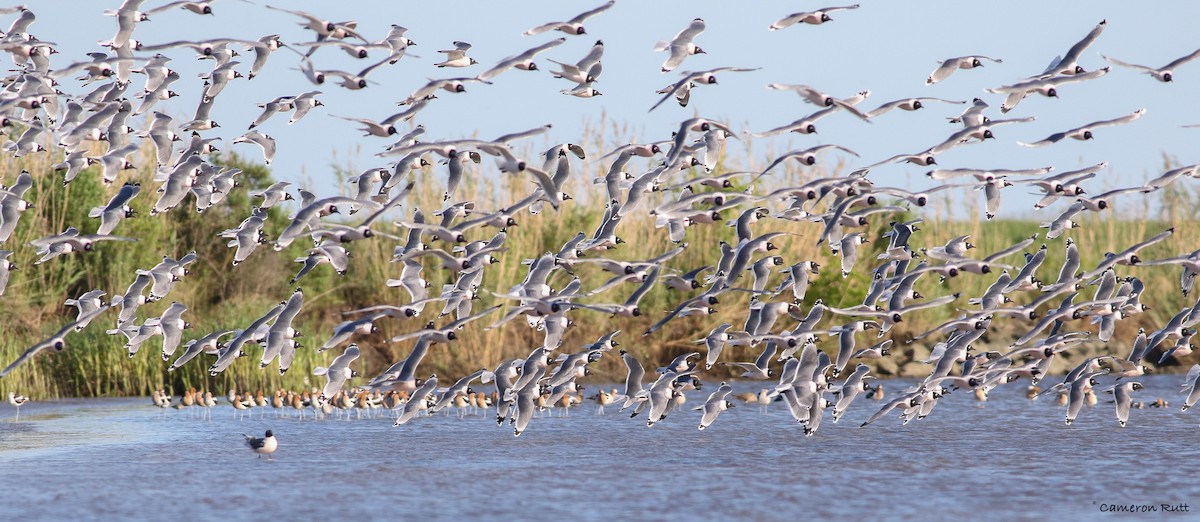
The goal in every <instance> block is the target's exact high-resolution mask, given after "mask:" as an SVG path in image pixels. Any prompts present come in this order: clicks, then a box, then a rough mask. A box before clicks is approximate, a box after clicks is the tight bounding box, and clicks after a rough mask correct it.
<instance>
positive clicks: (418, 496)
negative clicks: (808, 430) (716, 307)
mask: <svg viewBox="0 0 1200 522" xmlns="http://www.w3.org/2000/svg"><path fill="white" fill-rule="evenodd" d="M1181 381H1182V376H1153V377H1149V376H1148V377H1143V378H1141V382H1142V383H1143V384H1145V385H1146V387H1147V389H1146V390H1143V391H1140V392H1137V393H1135V400H1142V401H1145V402H1146V403H1147V405H1149V403H1150V402H1152V401H1153V400H1155V399H1157V398H1159V397H1163V398H1165V399H1167V400H1168V401H1170V402H1171V407H1169V408H1165V409H1164V408H1150V407H1147V408H1145V409H1141V410H1138V409H1135V410H1133V412H1132V414H1131V417H1130V425H1129V427H1127V428H1125V429H1121V428H1119V427H1118V426H1117V423H1116V419H1115V416H1114V414H1113V407H1112V405H1111V404H1106V403H1105V402H1104V400H1105V399H1104V396H1103V394H1101V395H1102V397H1101V402H1100V404H1098V405H1096V406H1094V407H1085V409H1084V411H1083V412H1082V413H1081V414H1080V416H1079V419H1077V420H1076V422H1075V424H1074V425H1072V426H1065V425H1064V424H1063V414H1064V408H1063V407H1061V406H1058V405H1057V404H1056V402H1055V401H1054V400H1053V397H1051V396H1046V397H1042V398H1041V399H1039V400H1037V401H1029V400H1028V399H1026V398H1025V397H1024V387H1023V386H1017V385H1009V386H1003V387H1001V388H999V389H997V390H994V391H993V393H992V395H991V397H990V399H989V400H988V401H987V402H986V403H978V402H977V401H976V400H975V399H974V397H973V396H972V395H971V394H970V393H968V392H964V391H960V392H956V393H953V394H951V395H949V396H947V397H945V398H943V399H942V400H941V401H939V404H938V406H937V408H936V409H935V410H934V412H933V414H932V415H930V416H929V417H928V418H926V419H924V420H918V421H913V422H911V423H909V424H908V425H904V426H902V425H900V423H899V422H898V421H897V420H896V417H895V416H894V415H889V416H887V417H884V418H882V419H880V420H879V421H876V423H874V424H872V425H870V426H868V427H867V428H859V424H861V423H862V422H863V421H864V420H865V419H866V418H867V417H869V416H870V415H871V414H873V413H874V412H875V411H876V410H877V409H878V408H879V407H881V406H882V404H883V403H882V402H877V401H871V400H864V399H863V397H861V396H860V397H859V399H858V400H857V401H856V403H855V404H854V405H853V406H852V407H851V408H850V411H849V412H847V414H846V416H845V417H844V418H843V419H842V421H841V422H840V423H838V424H833V423H832V419H831V417H830V416H829V414H828V412H827V414H826V416H825V419H824V422H823V423H822V425H821V427H820V430H819V432H818V433H817V434H816V435H815V436H813V437H804V436H803V434H802V430H801V427H800V426H799V425H797V424H796V423H795V422H794V421H792V420H791V417H790V415H789V414H788V412H787V409H786V407H784V406H783V405H782V404H778V403H776V404H772V405H771V406H770V407H769V408H767V410H766V412H765V413H763V412H761V411H760V409H759V408H758V407H757V406H754V405H741V404H740V403H739V405H738V407H737V408H735V409H732V410H729V411H727V412H725V413H723V414H722V415H721V417H720V418H719V419H718V420H717V422H716V423H715V424H713V425H712V426H711V427H709V428H708V429H707V430H705V431H703V432H702V431H699V430H697V429H696V424H697V422H698V420H699V412H694V411H691V410H690V408H691V407H694V406H697V405H699V404H701V403H702V401H703V398H704V397H706V396H707V393H708V392H710V391H712V388H709V387H706V389H705V390H703V391H700V392H691V393H690V394H689V397H688V399H689V402H688V409H687V410H686V411H676V412H674V413H672V414H671V415H670V416H669V417H668V418H667V419H666V420H664V421H663V422H662V423H659V424H657V425H655V426H654V427H653V428H647V427H646V425H645V421H644V419H643V418H642V416H639V418H636V419H630V418H629V417H628V415H624V414H617V413H616V409H615V408H612V407H610V408H609V414H608V415H597V414H596V412H595V407H594V405H585V406H582V407H579V408H573V409H572V411H571V412H570V415H569V416H566V417H562V416H559V415H560V414H559V412H557V411H556V412H553V413H550V412H547V414H545V415H543V417H541V418H535V419H534V420H533V422H531V423H530V427H529V429H528V431H526V432H525V433H524V434H522V435H521V437H520V438H514V437H513V436H512V430H511V429H510V428H509V427H507V426H505V427H504V428H500V427H497V426H496V423H495V421H494V413H492V412H488V413H486V414H484V415H475V416H467V417H465V418H461V419H460V418H459V417H458V416H457V415H454V414H451V415H437V416H433V417H428V418H418V419H415V420H413V421H412V422H411V423H409V424H407V425H405V426H401V427H393V426H392V420H391V419H390V418H388V417H387V416H386V415H380V416H378V417H375V418H362V419H358V418H354V417H353V414H351V417H350V418H349V419H346V418H344V417H343V418H341V419H337V418H334V417H332V416H331V417H327V418H324V419H320V420H314V419H313V417H312V416H311V414H310V415H309V416H308V417H307V418H306V419H305V420H300V419H299V418H297V417H295V416H294V414H292V413H291V412H289V413H288V414H287V416H284V417H279V418H277V417H276V416H275V412H273V411H271V410H270V408H267V409H266V411H263V412H259V411H255V412H254V413H253V415H252V416H251V417H246V418H243V419H239V418H238V417H237V416H236V415H235V411H234V410H233V409H232V408H230V407H228V406H227V405H223V406H218V407H217V408H215V409H214V411H213V412H212V418H211V420H207V419H202V418H201V417H200V416H198V415H197V414H196V413H195V412H188V411H176V410H165V411H164V410H160V409H158V408H155V407H153V406H151V405H150V400H149V399H144V398H143V399H99V400H67V401H59V402H33V403H29V404H27V405H25V406H23V407H22V408H21V412H20V419H19V421H16V422H14V418H13V415H14V414H15V410H14V409H13V408H12V407H11V406H7V405H5V407H4V408H3V409H0V415H4V416H5V418H3V419H0V476H2V477H3V484H4V486H3V489H4V490H5V493H4V495H3V496H0V513H3V515H2V516H3V519H5V520H35V519H37V520H40V519H46V518H53V519H64V518H83V519H95V518H112V517H119V518H122V519H139V520H141V519H152V520H167V519H183V520H194V519H202V520H212V519H217V518H227V517H233V518H235V519H251V518H253V519H261V518H263V515H265V514H268V513H269V514H270V516H271V517H280V516H282V517H286V518H285V519H299V520H312V519H319V518H326V517H337V518H338V519H382V518H385V517H388V518H394V517H403V516H406V515H408V516H411V515H420V516H421V517H423V518H429V519H433V520H461V519H464V518H466V519H497V518H509V519H513V518H515V519H518V520H524V519H539V520H540V519H559V518H568V519H585V520H591V519H613V518H620V519H628V518H634V517H636V518H638V519H650V520H664V519H678V518H680V517H686V518H688V519H699V520H712V519H717V520H727V519H732V518H737V519H754V520H783V519H795V518H797V517H814V516H815V517H818V518H819V519H828V518H834V517H839V518H841V517H850V518H851V519H855V520H861V519H878V518H883V519H899V518H912V517H920V518H930V517H932V518H936V519H952V518H959V519H978V518H984V519H989V518H992V519H994V518H1001V517H1002V516H1003V517H1004V518H1006V519H1011V518H1013V517H1014V516H1015V518H1018V519H1033V518H1038V519H1044V518H1045V517H1046V516H1048V515H1049V516H1055V517H1068V518H1069V519H1083V518H1092V517H1095V516H1099V515H1104V514H1105V513H1102V511H1101V508H1102V507H1104V508H1107V507H1108V505H1111V504H1123V505H1129V504H1134V505H1139V506H1140V505H1150V506H1154V507H1155V508H1156V509H1158V510H1160V512H1159V513H1157V515H1159V516H1162V515H1164V513H1162V512H1161V510H1162V504H1173V505H1178V504H1181V503H1188V502H1190V501H1192V500H1196V501H1197V502H1196V504H1197V506H1196V507H1195V508H1191V509H1194V510H1200V484H1196V482H1195V481H1194V480H1191V479H1190V476H1191V472H1190V471H1188V470H1189V469H1191V468H1194V463H1195V462H1197V458H1198V457H1200V448H1198V446H1197V444H1196V443H1195V442H1196V432H1197V422H1200V417H1197V416H1196V415H1197V413H1196V412H1190V411H1189V412H1180V410H1179V408H1178V406H1179V404H1180V401H1181V400H1182V396H1180V395H1179V394H1178V393H1177V391H1178V386H1179V383H1180V382H1181ZM884 382H885V384H884V386H885V388H886V389H889V390H892V391H894V390H899V389H900V388H901V387H902V386H903V383H902V382H900V381H884ZM760 387H761V384H759V383H738V384H737V386H736V387H735V391H754V390H757V389H758V388H760ZM889 394H890V392H889ZM222 402H224V401H222ZM589 404H590V403H589ZM260 415H261V416H260ZM266 429H271V430H273V431H274V432H275V433H276V436H277V438H278V439H279V444H280V445H279V450H278V451H277V452H276V453H275V455H274V457H275V458H274V460H273V461H268V460H265V459H263V460H258V459H256V458H255V456H254V454H253V453H251V452H250V451H249V450H248V449H247V448H246V447H245V446H244V445H243V441H242V436H241V434H242V433H252V434H255V435H261V434H262V432H263V431H265V430H266ZM1189 507H1190V506H1189ZM1177 514H1179V515H1182V516H1189V513H1177ZM1108 515H1110V516H1109V517H1106V518H1111V517H1113V516H1117V517H1122V516H1123V517H1127V518H1144V517H1145V516H1146V515H1130V514H1116V515H1113V514H1108Z"/></svg>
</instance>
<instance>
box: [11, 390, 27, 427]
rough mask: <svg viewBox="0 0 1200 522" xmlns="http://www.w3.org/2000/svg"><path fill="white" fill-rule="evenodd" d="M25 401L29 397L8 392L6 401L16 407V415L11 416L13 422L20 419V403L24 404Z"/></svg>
mask: <svg viewBox="0 0 1200 522" xmlns="http://www.w3.org/2000/svg"><path fill="white" fill-rule="evenodd" d="M26 402H29V397H26V396H24V395H17V394H16V393H13V392H8V403H9V404H11V405H13V406H16V407H17V416H16V417H14V418H13V422H16V421H18V420H20V418H21V405H22V404H25V403H26Z"/></svg>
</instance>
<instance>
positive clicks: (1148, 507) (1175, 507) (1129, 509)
mask: <svg viewBox="0 0 1200 522" xmlns="http://www.w3.org/2000/svg"><path fill="white" fill-rule="evenodd" d="M1097 505H1099V506H1100V511H1102V512H1104V513H1188V512H1189V511H1190V510H1189V509H1188V505H1187V504H1110V503H1098V504H1097Z"/></svg>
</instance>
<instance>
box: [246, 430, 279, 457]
mask: <svg viewBox="0 0 1200 522" xmlns="http://www.w3.org/2000/svg"><path fill="white" fill-rule="evenodd" d="M243 436H245V437H246V445H247V446H250V449H251V450H253V451H254V452H255V453H257V454H258V458H260V459H261V458H262V456H263V455H266V456H267V460H272V459H271V454H272V453H275V448H277V447H279V443H278V442H276V440H275V434H274V433H271V430H267V433H266V434H265V435H264V436H263V437H262V438H259V437H253V436H250V435H245V434H243Z"/></svg>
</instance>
